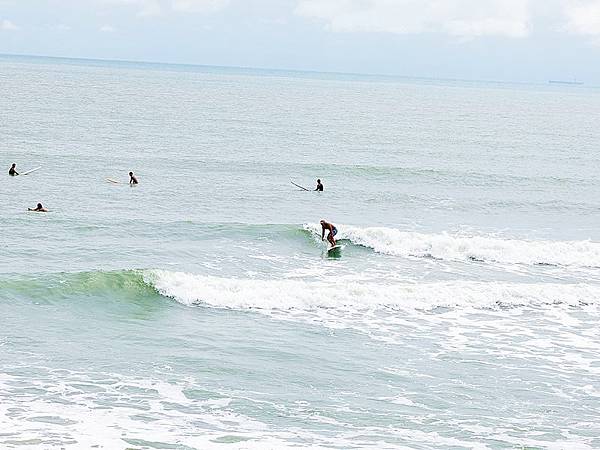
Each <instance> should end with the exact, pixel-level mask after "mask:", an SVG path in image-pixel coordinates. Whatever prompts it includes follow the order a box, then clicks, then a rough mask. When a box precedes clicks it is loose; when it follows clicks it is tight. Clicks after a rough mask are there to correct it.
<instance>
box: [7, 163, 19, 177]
mask: <svg viewBox="0 0 600 450" xmlns="http://www.w3.org/2000/svg"><path fill="white" fill-rule="evenodd" d="M8 174H9V175H10V176H11V177H14V176H15V175H19V172H17V164H16V163H13V165H12V166H10V169H8Z"/></svg>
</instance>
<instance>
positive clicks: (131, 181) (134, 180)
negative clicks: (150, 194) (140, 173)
mask: <svg viewBox="0 0 600 450" xmlns="http://www.w3.org/2000/svg"><path fill="white" fill-rule="evenodd" d="M129 184H131V185H133V184H138V180H137V178H136V177H135V175H134V174H133V172H129Z"/></svg>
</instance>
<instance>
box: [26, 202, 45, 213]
mask: <svg viewBox="0 0 600 450" xmlns="http://www.w3.org/2000/svg"><path fill="white" fill-rule="evenodd" d="M27 211H34V212H48V210H47V209H46V208H44V205H42V204H41V203H38V204H37V206H36V207H35V208H27Z"/></svg>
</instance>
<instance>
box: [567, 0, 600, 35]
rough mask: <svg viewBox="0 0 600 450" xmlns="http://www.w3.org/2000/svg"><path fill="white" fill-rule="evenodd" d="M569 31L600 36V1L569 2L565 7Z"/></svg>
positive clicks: (582, 0) (578, 0)
mask: <svg viewBox="0 0 600 450" xmlns="http://www.w3.org/2000/svg"><path fill="white" fill-rule="evenodd" d="M565 15H566V17H567V25H566V29H567V31H569V32H571V33H575V34H584V35H590V36H600V0H575V1H572V0H571V1H567V2H566V5H565Z"/></svg>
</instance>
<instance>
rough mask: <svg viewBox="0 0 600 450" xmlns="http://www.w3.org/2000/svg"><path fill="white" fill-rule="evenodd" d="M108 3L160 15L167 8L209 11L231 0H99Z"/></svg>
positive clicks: (145, 14) (145, 15) (147, 13)
mask: <svg viewBox="0 0 600 450" xmlns="http://www.w3.org/2000/svg"><path fill="white" fill-rule="evenodd" d="M97 1H100V2H101V3H104V4H108V5H117V6H119V5H121V6H123V5H129V6H133V7H136V8H137V10H138V13H137V15H138V16H140V17H150V16H158V15H160V14H162V13H163V11H165V10H172V11H178V12H199V13H209V12H214V11H217V10H219V9H221V8H224V7H225V6H227V5H228V4H229V0H97Z"/></svg>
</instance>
